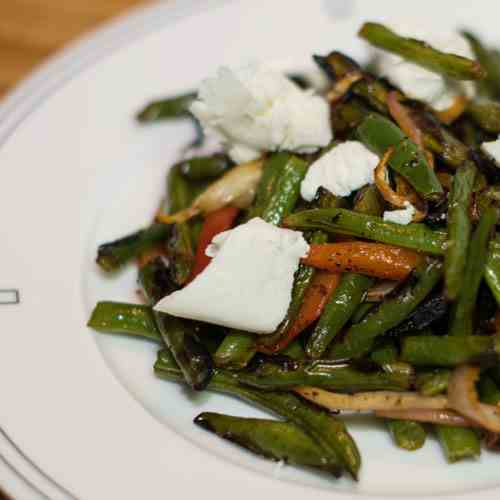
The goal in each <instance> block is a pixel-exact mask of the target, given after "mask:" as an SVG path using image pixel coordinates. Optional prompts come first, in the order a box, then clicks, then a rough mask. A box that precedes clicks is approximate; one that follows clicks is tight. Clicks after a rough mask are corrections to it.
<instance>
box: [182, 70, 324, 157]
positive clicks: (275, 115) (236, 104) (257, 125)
mask: <svg viewBox="0 0 500 500" xmlns="http://www.w3.org/2000/svg"><path fill="white" fill-rule="evenodd" d="M190 109H191V112H192V113H193V114H194V115H195V116H196V117H197V118H198V120H200V122H201V124H202V126H203V128H204V129H205V131H206V132H207V133H208V134H209V135H210V134H211V135H215V136H216V137H217V138H218V139H219V140H220V141H221V142H222V143H223V144H224V145H225V146H226V148H227V150H228V153H229V155H230V156H231V158H232V159H233V160H234V161H235V162H236V163H244V162H247V161H251V160H255V159H256V158H258V157H259V156H261V154H262V153H263V152H266V151H278V150H288V151H295V152H298V153H312V152H314V151H316V150H317V149H318V148H320V147H323V146H326V145H327V144H328V143H329V142H330V141H331V140H332V130H331V125H330V107H329V104H328V102H327V101H326V100H325V99H324V98H323V97H320V96H318V95H315V94H314V93H313V92H311V91H304V90H302V89H300V88H299V87H298V86H297V85H296V84H294V83H293V82H292V81H291V80H289V79H288V78H287V77H286V76H284V75H283V74H281V73H279V72H278V71H275V70H273V69H272V68H270V67H268V66H266V65H263V64H259V63H251V64H248V65H247V66H244V67H242V68H238V69H230V68H227V67H221V68H219V70H218V71H217V74H216V75H215V76H214V77H212V78H208V79H206V80H204V81H203V82H202V84H201V86H200V88H199V92H198V99H197V100H196V101H195V102H194V103H193V104H192V105H191V108H190Z"/></svg>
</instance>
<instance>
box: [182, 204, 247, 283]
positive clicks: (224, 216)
mask: <svg viewBox="0 0 500 500" xmlns="http://www.w3.org/2000/svg"><path fill="white" fill-rule="evenodd" d="M239 212H240V209H239V208H236V207H230V206H228V207H223V208H220V209H219V210H215V212H210V213H209V214H207V216H206V217H205V221H204V222H203V227H202V228H201V233H200V238H199V240H198V248H197V249H196V255H195V258H194V265H193V269H192V271H191V274H190V276H189V278H188V280H187V283H189V282H191V281H192V280H194V278H196V276H198V274H200V273H201V272H202V271H203V270H204V269H205V267H207V266H208V264H210V261H211V260H212V259H211V258H210V257H208V256H207V255H205V250H206V249H207V247H208V245H210V243H211V241H212V239H213V238H214V236H217V235H218V234H219V233H222V232H223V231H227V230H228V229H231V228H232V227H233V224H234V221H235V220H236V217H237V216H238V213H239Z"/></svg>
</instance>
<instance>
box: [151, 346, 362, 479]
mask: <svg viewBox="0 0 500 500" xmlns="http://www.w3.org/2000/svg"><path fill="white" fill-rule="evenodd" d="M154 369H155V373H156V374H157V375H158V376H159V377H162V378H165V379H167V380H175V381H179V380H182V378H181V372H180V370H179V369H178V368H177V367H176V366H175V364H173V363H172V358H171V356H170V355H169V353H165V352H161V353H160V354H159V358H158V360H157V361H156V363H155V367H154ZM208 388H209V389H211V390H215V391H218V392H224V393H228V394H232V395H235V396H237V397H239V398H241V399H244V400H246V401H250V402H253V403H257V404H258V405H259V406H261V407H263V408H265V409H268V410H270V411H272V412H274V413H276V414H278V415H280V416H282V417H285V418H286V419H288V420H289V422H291V423H293V424H295V425H297V426H298V427H300V428H301V429H302V430H304V432H306V434H308V435H309V436H310V437H311V438H312V439H314V441H315V442H316V443H317V444H318V446H320V447H321V449H322V451H323V453H324V454H326V455H327V456H328V457H329V460H331V463H332V464H333V463H335V462H336V463H338V464H339V473H340V471H341V470H342V469H346V470H347V471H348V472H349V473H350V474H351V475H352V476H353V477H354V478H357V476H358V472H359V468H360V465H361V458H360V455H359V451H358V448H357V446H356V444H355V442H354V441H353V439H352V437H351V436H350V434H349V433H348V432H347V430H346V427H345V425H344V424H343V423H342V422H341V421H340V420H337V419H336V418H335V417H333V416H332V415H330V414H328V413H326V412H323V411H320V410H318V409H316V408H313V407H311V406H310V405H308V404H306V403H304V402H303V401H302V400H301V399H300V398H298V397H297V396H295V395H294V394H291V393H287V392H261V391H257V390H255V389H251V388H249V387H244V386H242V385H241V384H239V383H238V377H237V375H235V374H230V373H228V372H225V371H223V370H219V369H217V370H215V373H214V376H213V378H212V380H211V382H210V384H209V386H208Z"/></svg>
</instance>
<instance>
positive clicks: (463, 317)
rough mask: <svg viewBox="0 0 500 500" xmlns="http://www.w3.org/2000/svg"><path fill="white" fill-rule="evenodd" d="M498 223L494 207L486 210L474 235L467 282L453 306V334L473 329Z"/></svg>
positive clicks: (451, 323)
mask: <svg viewBox="0 0 500 500" xmlns="http://www.w3.org/2000/svg"><path fill="white" fill-rule="evenodd" d="M495 223H496V213H495V210H494V209H493V208H489V209H487V210H486V211H485V213H484V214H483V216H482V217H481V220H480V221H479V224H478V226H477V229H476V230H475V231H474V234H473V235H472V240H471V243H470V248H469V254H468V256H467V264H466V266H465V272H464V280H463V282H464V283H465V284H466V286H464V287H463V288H462V291H461V293H460V295H459V297H458V300H457V302H456V303H455V304H453V306H452V310H451V319H450V327H449V333H450V334H451V335H470V334H471V333H472V331H473V311H474V307H475V305H476V300H477V294H478V291H479V285H480V284H481V280H482V279H483V274H484V268H485V264H486V258H487V255H488V253H487V252H488V241H489V238H490V232H491V229H492V227H493V226H494V225H495Z"/></svg>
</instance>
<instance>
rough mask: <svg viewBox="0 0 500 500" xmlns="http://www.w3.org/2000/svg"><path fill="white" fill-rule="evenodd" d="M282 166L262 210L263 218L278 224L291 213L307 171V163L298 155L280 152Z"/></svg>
mask: <svg viewBox="0 0 500 500" xmlns="http://www.w3.org/2000/svg"><path fill="white" fill-rule="evenodd" d="M277 156H278V157H279V160H280V162H282V165H283V166H282V168H281V170H280V175H279V177H278V178H277V180H276V185H275V187H274V189H273V192H272V195H271V196H270V197H269V199H268V200H267V204H266V206H265V207H264V210H263V211H262V215H261V217H262V219H264V220H265V221H266V222H269V223H271V224H275V225H278V224H280V223H281V221H282V220H283V218H284V217H286V216H287V215H288V214H290V213H291V212H292V210H293V208H294V207H295V204H296V203H297V200H298V199H299V195H300V184H301V182H302V180H303V179H304V177H305V175H306V172H307V163H306V162H305V161H303V160H301V159H300V158H298V157H297V156H293V155H290V154H288V153H278V154H277Z"/></svg>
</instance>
